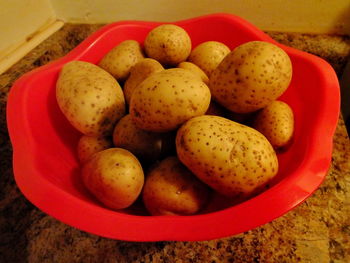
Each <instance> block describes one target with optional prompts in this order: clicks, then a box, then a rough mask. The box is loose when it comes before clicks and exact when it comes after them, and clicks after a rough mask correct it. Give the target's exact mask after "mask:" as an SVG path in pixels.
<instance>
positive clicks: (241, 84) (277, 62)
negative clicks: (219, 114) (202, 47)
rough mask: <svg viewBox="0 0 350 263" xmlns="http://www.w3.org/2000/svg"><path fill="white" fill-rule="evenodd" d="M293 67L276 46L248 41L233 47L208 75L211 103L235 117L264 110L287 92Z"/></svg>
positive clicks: (283, 52)
mask: <svg viewBox="0 0 350 263" xmlns="http://www.w3.org/2000/svg"><path fill="white" fill-rule="evenodd" d="M291 79H292V63H291V60H290V58H289V56H288V54H287V53H286V52H285V51H284V50H283V49H281V48H279V47H278V46H276V45H274V44H271V43H267V42H263V41H250V42H247V43H244V44H242V45H240V46H238V47H236V48H235V49H234V50H233V51H231V52H230V53H229V54H228V55H227V56H226V57H225V58H224V59H223V61H222V62H221V63H220V64H219V66H218V67H217V68H216V69H215V70H214V71H213V73H212V74H211V75H210V80H209V87H210V91H211V94H212V96H213V99H214V100H215V101H216V102H218V103H219V104H221V105H222V106H224V107H225V108H227V109H229V110H230V111H233V112H236V113H250V112H254V111H257V110H259V109H262V108H264V107H266V106H267V105H268V104H269V103H271V102H272V101H274V100H276V99H277V98H278V97H279V96H281V95H282V94H283V93H284V91H285V90H286V89H287V88H288V86H289V84H290V81H291Z"/></svg>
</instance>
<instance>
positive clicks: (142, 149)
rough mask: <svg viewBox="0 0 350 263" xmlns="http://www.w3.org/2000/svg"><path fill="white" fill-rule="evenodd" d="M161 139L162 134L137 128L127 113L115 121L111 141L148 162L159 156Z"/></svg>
mask: <svg viewBox="0 0 350 263" xmlns="http://www.w3.org/2000/svg"><path fill="white" fill-rule="evenodd" d="M162 140H163V136H162V134H159V133H155V132H149V131H145V130H142V129H140V128H138V127H137V126H136V125H135V123H134V122H133V121H132V119H131V116H130V115H129V114H128V115H125V116H124V117H123V118H122V119H121V120H120V121H119V122H118V123H117V125H116V126H115V128H114V132H113V142H114V145H115V146H116V147H120V148H124V149H126V150H128V151H130V152H132V153H133V154H135V155H136V156H137V157H138V158H140V159H141V160H145V161H149V162H153V161H155V160H157V159H158V158H159V157H160V154H161V152H162Z"/></svg>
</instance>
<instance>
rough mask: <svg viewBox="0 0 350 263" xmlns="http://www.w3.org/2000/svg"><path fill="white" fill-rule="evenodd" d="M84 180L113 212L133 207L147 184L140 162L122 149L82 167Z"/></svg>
mask: <svg viewBox="0 0 350 263" xmlns="http://www.w3.org/2000/svg"><path fill="white" fill-rule="evenodd" d="M82 178H83V182H84V185H85V186H86V188H87V189H88V190H89V191H90V192H91V193H92V194H93V195H94V196H95V197H96V198H97V199H98V200H99V201H101V202H102V203H103V204H104V205H105V206H107V207H109V208H111V209H114V210H118V209H123V208H126V207H128V206H130V205H132V204H133V203H134V202H135V200H136V199H137V197H138V196H139V195H140V193H141V190H142V187H143V184H144V174H143V170H142V166H141V164H140V162H139V161H138V160H137V158H136V157H135V156H134V155H133V154H132V153H131V152H129V151H127V150H125V149H122V148H110V149H107V150H103V151H101V152H98V153H96V154H95V155H94V156H93V158H91V159H90V160H88V161H87V162H86V163H85V164H84V165H83V167H82Z"/></svg>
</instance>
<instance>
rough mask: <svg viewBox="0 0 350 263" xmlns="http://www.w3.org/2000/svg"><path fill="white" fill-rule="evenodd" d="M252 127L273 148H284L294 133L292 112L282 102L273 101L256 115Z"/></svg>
mask: <svg viewBox="0 0 350 263" xmlns="http://www.w3.org/2000/svg"><path fill="white" fill-rule="evenodd" d="M253 127H254V128H255V129H256V130H258V131H259V132H261V133H262V134H264V135H265V137H266V138H267V139H268V140H269V142H270V143H271V145H272V146H273V147H274V148H280V147H284V146H286V145H288V144H289V142H290V141H291V139H292V137H293V133H294V114H293V110H292V108H291V107H290V106H289V105H288V104H287V103H285V102H283V101H273V102H272V103H271V104H269V105H268V106H266V107H265V108H264V109H262V110H261V111H259V112H258V113H257V116H256V117H255V119H254V123H253Z"/></svg>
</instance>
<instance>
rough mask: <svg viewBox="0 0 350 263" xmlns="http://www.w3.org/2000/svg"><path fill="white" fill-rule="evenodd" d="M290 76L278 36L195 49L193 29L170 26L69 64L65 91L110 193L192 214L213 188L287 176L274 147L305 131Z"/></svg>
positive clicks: (59, 91) (241, 191)
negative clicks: (290, 93)
mask: <svg viewBox="0 0 350 263" xmlns="http://www.w3.org/2000/svg"><path fill="white" fill-rule="evenodd" d="M291 78H292V64H291V61H290V58H289V57H288V55H287V54H286V53H285V52H284V51H283V50H282V49H281V48H279V47H277V46H276V45H273V44H271V43H267V42H262V41H251V42H247V43H244V44H242V45H240V46H238V47H236V48H235V49H234V50H232V51H231V50H230V49H229V48H228V47H227V46H226V45H225V44H223V43H220V42H217V41H207V42H203V43H201V44H199V45H198V46H196V47H195V48H194V49H192V44H191V38H190V36H189V35H188V34H187V32H186V31H185V30H184V29H183V28H181V27H179V26H176V25H172V24H164V25H160V26H158V27H156V28H154V29H153V30H151V31H150V32H149V33H148V35H147V37H146V39H145V40H144V43H143V44H141V43H138V42H137V41H135V40H126V41H123V42H121V43H120V44H118V45H117V46H116V47H114V48H113V49H112V50H110V51H109V52H108V53H107V54H105V56H104V57H103V58H102V60H101V61H100V62H99V63H98V65H94V64H91V63H88V62H83V61H72V62H69V63H67V64H65V65H64V67H63V68H62V70H61V72H60V75H59V78H58V80H57V85H56V97H57V102H58V105H59V107H60V109H61V110H62V112H63V114H64V115H65V116H66V118H67V119H68V121H69V122H70V123H71V124H72V125H73V126H74V127H75V128H76V129H77V130H79V131H80V132H81V133H82V134H83V135H82V137H81V139H80V141H79V143H78V146H77V155H78V157H79V160H80V162H81V165H82V180H83V182H84V184H85V186H86V187H87V189H88V190H89V191H90V192H91V193H92V194H94V195H95V197H96V198H97V199H98V200H99V201H101V202H102V203H103V204H104V205H105V206H107V207H109V208H112V209H116V210H117V209H123V208H126V207H128V206H131V205H132V204H133V203H134V202H135V201H136V200H137V199H138V198H139V197H140V198H142V201H143V203H144V205H145V207H146V208H147V210H148V211H149V212H150V214H152V215H190V214H194V213H197V212H199V211H200V210H201V209H203V207H205V205H206V204H207V203H208V200H209V199H210V197H211V193H212V192H213V191H216V192H217V193H219V194H220V195H224V196H227V197H229V198H235V197H237V198H241V197H249V196H251V195H252V194H256V193H257V192H259V191H260V190H261V189H263V187H264V186H265V185H266V184H267V183H268V182H269V181H270V179H271V178H273V177H274V176H275V175H276V174H277V172H278V159H277V155H276V152H275V150H276V149H278V148H280V147H285V146H286V145H288V144H289V142H290V141H291V138H292V135H293V129H294V117H293V112H292V110H291V108H290V107H289V106H288V105H287V104H286V103H284V102H282V101H278V100H277V99H278V97H280V96H281V94H282V93H283V92H284V91H285V90H286V89H287V88H288V86H289V84H290V81H291Z"/></svg>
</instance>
